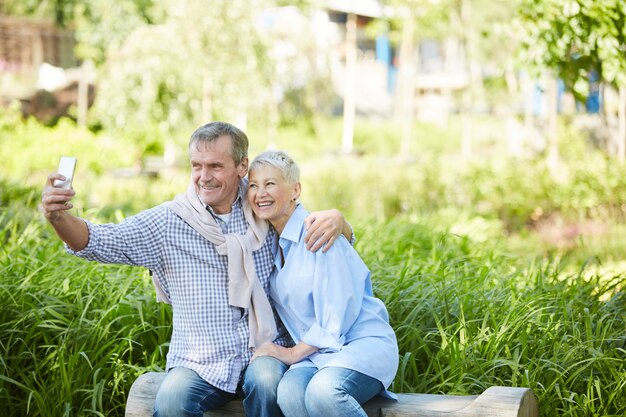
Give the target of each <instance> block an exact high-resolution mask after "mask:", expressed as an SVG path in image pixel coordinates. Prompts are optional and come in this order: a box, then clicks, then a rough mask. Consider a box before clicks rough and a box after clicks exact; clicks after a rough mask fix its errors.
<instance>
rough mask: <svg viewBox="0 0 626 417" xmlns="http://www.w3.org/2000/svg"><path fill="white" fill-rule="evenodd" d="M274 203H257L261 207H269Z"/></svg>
mask: <svg viewBox="0 0 626 417" xmlns="http://www.w3.org/2000/svg"><path fill="white" fill-rule="evenodd" d="M272 204H274V203H271V202H263V203H256V205H257V207H259V208H265V207H269V206H271V205H272Z"/></svg>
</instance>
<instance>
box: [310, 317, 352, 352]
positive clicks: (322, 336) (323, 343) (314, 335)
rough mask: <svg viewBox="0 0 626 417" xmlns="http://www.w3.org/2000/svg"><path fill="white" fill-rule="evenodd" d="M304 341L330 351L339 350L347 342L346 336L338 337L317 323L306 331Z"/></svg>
mask: <svg viewBox="0 0 626 417" xmlns="http://www.w3.org/2000/svg"><path fill="white" fill-rule="evenodd" d="M302 341H303V342H304V343H306V344H307V345H311V346H315V347H318V348H320V349H325V350H327V351H330V352H339V351H340V350H341V348H342V347H343V344H344V342H345V337H343V336H342V337H340V338H339V339H337V338H336V337H335V336H333V335H332V334H331V333H329V332H328V331H326V330H325V329H323V328H321V327H320V326H319V325H318V324H317V323H314V324H313V326H311V328H310V329H309V331H307V332H306V334H305V335H304V337H303V338H302Z"/></svg>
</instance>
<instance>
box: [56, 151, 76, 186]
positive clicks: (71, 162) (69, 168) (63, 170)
mask: <svg viewBox="0 0 626 417" xmlns="http://www.w3.org/2000/svg"><path fill="white" fill-rule="evenodd" d="M75 169H76V158H73V157H70V156H62V157H61V161H60V162H59V170H58V171H57V172H58V173H59V174H61V175H63V176H64V177H65V181H61V180H55V181H54V186H55V187H57V188H64V189H67V190H68V189H70V188H72V180H73V179H74V170H75Z"/></svg>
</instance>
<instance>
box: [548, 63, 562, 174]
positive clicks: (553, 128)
mask: <svg viewBox="0 0 626 417" xmlns="http://www.w3.org/2000/svg"><path fill="white" fill-rule="evenodd" d="M557 100H558V98H557V85H556V78H555V77H553V76H552V75H550V77H549V79H548V127H547V129H546V130H547V135H548V138H547V139H548V160H547V163H548V170H549V171H550V173H551V174H552V177H554V178H558V177H559V175H560V174H562V173H561V172H560V171H559V162H560V158H559V147H558V125H557V123H558V109H557Z"/></svg>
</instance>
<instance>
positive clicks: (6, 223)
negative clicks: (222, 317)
mask: <svg viewBox="0 0 626 417" xmlns="http://www.w3.org/2000/svg"><path fill="white" fill-rule="evenodd" d="M0 186H1V188H2V189H3V190H5V189H7V188H8V189H10V190H13V191H12V192H11V194H12V195H13V196H18V195H27V196H29V195H30V191H29V190H27V189H24V190H20V189H19V187H17V186H15V185H10V184H7V183H4V182H2V183H0ZM29 201H31V199H30V198H29V197H27V198H26V199H25V200H21V199H12V200H11V201H10V202H9V204H7V203H6V202H5V201H3V202H2V207H1V208H0V242H2V244H1V245H0V248H1V249H0V272H1V273H0V294H1V297H2V300H3V302H2V306H0V335H1V336H0V404H2V409H3V410H4V411H3V412H4V415H7V416H23V415H34V416H73V415H86V414H91V415H123V412H124V404H125V398H126V394H127V393H128V390H129V388H130V385H131V384H132V382H133V381H134V379H135V378H136V377H137V376H138V375H140V374H141V373H143V372H145V371H146V370H161V369H162V366H163V358H164V354H165V352H166V351H167V340H168V338H169V334H170V332H171V328H170V327H171V325H170V320H169V314H168V311H167V308H165V307H164V306H160V305H157V304H156V302H155V301H154V296H153V290H152V288H151V286H152V284H151V280H150V278H149V277H148V276H147V274H146V273H145V272H141V271H139V270H137V269H133V268H129V267H119V266H111V267H106V266H101V265H98V264H95V263H94V264H92V263H87V262H83V261H80V260H78V259H73V258H71V257H68V256H67V255H66V254H65V253H64V251H63V250H62V245H61V244H60V242H59V241H58V239H56V237H54V236H53V233H52V232H51V230H50V228H49V226H47V225H46V224H45V222H44V221H43V219H42V218H41V217H40V215H39V213H37V211H36V210H34V209H27V208H25V207H24V206H23V205H22V204H23V203H25V202H29ZM28 204H29V205H30V203H28Z"/></svg>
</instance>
